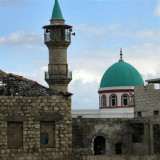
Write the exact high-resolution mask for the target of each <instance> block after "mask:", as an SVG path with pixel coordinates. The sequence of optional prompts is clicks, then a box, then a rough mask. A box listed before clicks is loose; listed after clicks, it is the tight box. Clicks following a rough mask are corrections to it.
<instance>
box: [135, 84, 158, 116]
mask: <svg viewBox="0 0 160 160" xmlns="http://www.w3.org/2000/svg"><path fill="white" fill-rule="evenodd" d="M135 104H136V107H135V114H136V116H138V112H139V113H140V112H141V117H151V116H154V111H159V112H160V108H159V106H160V89H154V84H148V85H146V86H137V87H135Z"/></svg>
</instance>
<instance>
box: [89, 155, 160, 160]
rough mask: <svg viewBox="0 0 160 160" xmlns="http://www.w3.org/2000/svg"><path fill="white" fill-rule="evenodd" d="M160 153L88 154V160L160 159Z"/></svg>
mask: <svg viewBox="0 0 160 160" xmlns="http://www.w3.org/2000/svg"><path fill="white" fill-rule="evenodd" d="M159 159H160V156H159V155H136V156H133V155H123V156H88V157H87V160H159Z"/></svg>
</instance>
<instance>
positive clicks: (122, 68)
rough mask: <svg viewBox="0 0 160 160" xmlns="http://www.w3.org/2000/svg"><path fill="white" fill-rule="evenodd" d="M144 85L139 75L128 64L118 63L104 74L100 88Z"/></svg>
mask: <svg viewBox="0 0 160 160" xmlns="http://www.w3.org/2000/svg"><path fill="white" fill-rule="evenodd" d="M139 85H144V82H143V79H142V77H141V75H140V73H139V72H138V71H137V70H136V69H135V68H134V67H133V66H132V65H130V64H128V63H126V62H123V61H119V62H117V63H115V64H113V65H112V66H111V67H109V68H108V70H107V71H106V72H105V73H104V75H103V77H102V79H101V84H100V88H103V87H115V86H139Z"/></svg>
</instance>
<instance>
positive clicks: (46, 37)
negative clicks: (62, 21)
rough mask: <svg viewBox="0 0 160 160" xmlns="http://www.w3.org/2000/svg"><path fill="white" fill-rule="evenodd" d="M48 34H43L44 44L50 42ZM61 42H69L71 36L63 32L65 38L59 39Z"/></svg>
mask: <svg viewBox="0 0 160 160" xmlns="http://www.w3.org/2000/svg"><path fill="white" fill-rule="evenodd" d="M52 40H53V39H51V35H50V32H49V33H44V42H49V41H52ZM61 40H62V41H67V42H70V41H71V34H70V33H69V32H65V38H61Z"/></svg>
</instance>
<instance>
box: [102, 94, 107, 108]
mask: <svg viewBox="0 0 160 160" xmlns="http://www.w3.org/2000/svg"><path fill="white" fill-rule="evenodd" d="M102 107H106V96H104V95H103V96H102Z"/></svg>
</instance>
